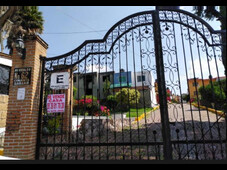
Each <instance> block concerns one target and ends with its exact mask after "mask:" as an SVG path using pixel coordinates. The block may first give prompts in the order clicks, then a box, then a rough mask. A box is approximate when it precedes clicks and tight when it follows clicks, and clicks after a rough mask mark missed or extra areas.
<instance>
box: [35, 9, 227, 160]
mask: <svg viewBox="0 0 227 170" xmlns="http://www.w3.org/2000/svg"><path fill="white" fill-rule="evenodd" d="M221 48H222V44H221V34H220V32H217V31H214V30H213V29H212V28H211V27H210V26H209V25H208V24H207V23H206V22H205V21H203V20H202V19H200V18H198V17H196V16H195V15H193V14H191V13H188V12H186V11H182V10H160V11H145V12H141V13H137V14H133V15H131V16H129V17H126V18H124V19H122V20H121V21H119V22H118V23H117V24H115V25H114V26H113V27H112V28H111V29H110V30H109V31H108V32H107V34H106V35H105V37H104V39H102V40H92V41H86V42H84V43H83V44H82V45H81V46H79V47H78V48H76V49H75V50H73V51H71V52H69V53H67V54H65V55H62V56H58V57H53V58H45V59H43V76H42V83H41V84H42V85H43V86H42V89H41V105H40V115H39V116H40V119H39V125H38V134H39V135H38V139H37V152H36V159H41V160H45V159H52V160H59V159H60V160H164V159H165V160H172V159H174V160H214V159H219V160H222V159H226V119H225V115H226V113H223V114H222V115H219V114H213V113H211V112H210V111H209V110H208V106H206V107H205V109H201V107H198V108H196V107H194V106H193V105H192V102H194V103H197V104H198V105H199V106H200V104H201V102H200V100H202V99H201V97H199V93H198V91H199V86H197V85H196V82H197V81H198V79H197V77H198V76H199V77H200V79H201V82H202V84H200V87H202V88H205V82H206V81H205V79H206V78H207V79H208V82H210V84H211V88H212V89H214V88H216V87H215V86H217V88H218V89H220V90H223V89H224V86H223V84H222V83H221V80H220V78H221V75H220V74H223V72H224V70H223V68H222V64H220V61H221ZM218 62H219V64H217V63H218ZM59 72H60V73H61V72H68V73H69V77H68V80H70V82H72V80H74V83H69V87H68V88H69V89H72V88H73V87H75V88H76V90H75V91H74V94H73V93H72V91H68V89H53V88H51V86H50V84H51V77H52V75H53V74H56V73H59ZM146 73H149V74H146ZM148 75H151V78H149V77H148ZM104 77H105V78H104ZM107 77H109V78H107ZM214 77H217V79H215V80H217V81H216V82H214V81H213V78H214ZM104 79H105V80H104ZM107 79H108V81H109V82H107V81H106V80H107ZM147 79H149V83H146V80H147ZM191 79H192V80H193V81H192V82H193V83H194V86H193V85H192V86H191V84H190V80H191ZM155 80H157V81H155ZM155 82H156V83H157V84H156V85H155ZM155 87H158V88H157V90H155ZM152 89H153V90H152ZM191 90H192V92H191ZM137 91H139V92H137ZM145 92H146V93H148V92H149V93H148V94H149V95H148V94H146V95H145ZM153 92H155V93H153ZM185 92H186V93H188V94H189V101H190V102H189V103H184V102H183V99H182V98H183V93H185ZM223 94H224V93H222V92H221V93H220V95H221V96H222V97H220V98H219V99H220V100H219V102H217V100H214V99H215V95H211V96H210V98H212V99H213V102H214V103H213V107H214V110H215V111H216V113H217V110H218V109H217V108H218V107H217V106H218V103H220V102H223V100H224V98H223V96H224V95H223ZM145 96H146V100H145ZM141 97H142V98H143V100H139V98H141ZM192 99H193V100H194V101H192ZM216 99H217V96H216ZM56 100H59V102H58V103H55V102H54V101H56ZM60 100H61V101H60ZM147 100H148V102H147ZM203 100H205V99H203ZM62 101H64V102H62ZM149 104H150V106H148V105H149ZM156 106H159V108H160V109H158V110H155V109H154V108H155V107H156ZM62 109H63V110H62ZM125 115H127V116H126V118H125V117H124V116H125ZM73 116H74V117H77V119H75V120H76V121H77V123H73V122H72V121H73V118H72V117H73ZM80 118H81V119H82V120H81V121H80ZM136 118H137V120H136ZM139 118H141V120H139V121H138V119H139ZM73 124H75V125H76V128H75V127H74V128H72V126H73Z"/></svg>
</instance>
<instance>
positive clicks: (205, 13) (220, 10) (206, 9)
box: [193, 6, 226, 75]
mask: <svg viewBox="0 0 227 170" xmlns="http://www.w3.org/2000/svg"><path fill="white" fill-rule="evenodd" d="M193 10H194V11H195V14H196V15H198V16H200V17H203V18H205V19H207V20H213V19H217V20H218V21H220V23H221V30H222V31H223V34H222V44H223V48H222V62H223V65H224V67H225V75H226V6H194V7H193Z"/></svg>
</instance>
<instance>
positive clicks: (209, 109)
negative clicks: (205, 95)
mask: <svg viewBox="0 0 227 170" xmlns="http://www.w3.org/2000/svg"><path fill="white" fill-rule="evenodd" d="M192 105H193V106H195V107H197V108H198V107H199V105H198V104H195V103H192ZM200 108H201V109H204V110H208V111H209V112H212V113H215V114H218V115H219V116H221V117H225V113H224V112H223V111H220V110H215V109H212V108H208V107H206V106H200Z"/></svg>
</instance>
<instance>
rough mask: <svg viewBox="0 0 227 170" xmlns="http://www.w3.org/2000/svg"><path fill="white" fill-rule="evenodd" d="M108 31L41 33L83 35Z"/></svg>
mask: <svg viewBox="0 0 227 170" xmlns="http://www.w3.org/2000/svg"><path fill="white" fill-rule="evenodd" d="M107 31H108V30H97V31H79V32H55V33H54V32H53V33H43V34H46V35H51V34H53V35H55V34H84V33H98V32H107Z"/></svg>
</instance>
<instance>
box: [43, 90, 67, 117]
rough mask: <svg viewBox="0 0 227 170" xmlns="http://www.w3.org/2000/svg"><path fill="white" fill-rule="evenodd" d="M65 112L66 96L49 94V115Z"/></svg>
mask: <svg viewBox="0 0 227 170" xmlns="http://www.w3.org/2000/svg"><path fill="white" fill-rule="evenodd" d="M62 112H65V94H49V95H48V97H47V113H62Z"/></svg>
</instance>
